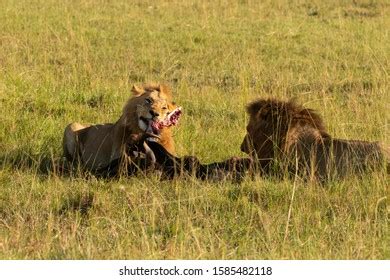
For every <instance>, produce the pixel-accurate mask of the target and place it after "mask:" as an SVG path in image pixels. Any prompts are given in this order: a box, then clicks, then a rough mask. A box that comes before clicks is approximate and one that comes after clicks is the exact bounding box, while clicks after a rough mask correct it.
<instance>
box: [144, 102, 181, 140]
mask: <svg viewBox="0 0 390 280" xmlns="http://www.w3.org/2000/svg"><path fill="white" fill-rule="evenodd" d="M181 114H182V109H181V107H178V108H176V109H175V110H173V111H172V112H171V113H169V115H168V116H167V117H166V118H165V119H164V120H162V121H161V120H147V119H145V118H141V119H142V121H144V122H145V124H147V129H146V132H148V133H151V134H154V135H157V136H158V135H160V133H161V129H163V128H164V127H170V126H172V125H176V124H177V123H178V122H179V118H180V116H181Z"/></svg>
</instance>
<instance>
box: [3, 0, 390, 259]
mask: <svg viewBox="0 0 390 280" xmlns="http://www.w3.org/2000/svg"><path fill="white" fill-rule="evenodd" d="M192 2H194V3H192ZM389 8H390V6H389V4H388V3H387V1H360V0H358V1H332V0H330V1H293V2H292V1H286V0H278V1H250V0H248V1H165V0H157V1H109V2H107V1H50V0H49V1H11V0H5V1H1V2H0V26H1V28H0V111H1V114H0V123H1V126H0V258H2V259H125V258H129V259H144V258H145V259H390V234H389V221H390V208H389V199H390V189H389V185H390V184H389V177H388V175H386V174H382V173H377V174H374V175H372V176H367V177H365V178H363V179H358V178H348V179H347V180H344V181H342V182H334V183H331V184H329V185H328V186H326V187H321V186H317V185H312V186H307V185H305V183H303V182H300V181H298V182H295V183H294V182H293V181H292V180H282V181H277V180H273V179H265V178H260V177H258V178H255V180H250V179H249V178H248V179H246V180H245V181H244V182H243V184H242V185H240V186H238V185H235V184H234V183H232V182H229V181H226V182H224V181H223V182H201V181H198V180H196V179H193V178H187V179H178V180H174V181H172V182H167V181H163V182H160V181H159V179H158V178H157V176H152V177H150V178H145V177H144V176H143V175H139V176H135V177H131V178H121V179H119V180H111V181H105V180H98V179H95V178H83V177H77V176H76V177H61V176H58V174H56V173H50V174H46V173H44V172H41V168H40V165H42V162H45V161H46V160H47V159H56V158H59V157H60V156H61V141H62V133H63V129H64V127H65V126H66V125H67V124H68V123H70V122H72V121H76V120H77V121H80V122H84V123H90V122H91V123H103V122H113V121H115V120H117V119H118V118H119V116H120V112H121V107H122V106H123V104H124V102H125V101H126V100H127V98H128V97H129V96H130V88H131V85H132V84H133V83H143V82H148V81H161V82H166V83H168V84H169V85H171V86H172V88H173V90H174V94H175V99H176V102H177V103H178V104H180V105H181V106H182V107H183V108H184V116H183V118H182V121H181V124H180V125H179V127H178V128H177V129H176V131H175V140H176V146H177V152H178V154H179V155H186V154H194V155H196V156H198V157H199V158H200V159H201V160H202V162H212V161H217V160H222V159H225V158H227V157H230V156H233V155H242V154H241V152H240V151H239V145H240V143H241V141H242V139H243V136H244V134H245V124H246V118H247V117H246V115H245V109H244V106H245V104H247V103H248V102H249V101H251V100H253V99H255V98H256V97H266V96H272V97H277V98H284V99H286V98H296V99H297V100H298V101H299V102H300V103H303V104H305V105H306V106H308V107H311V108H314V109H316V110H318V112H319V113H320V114H321V115H322V116H323V117H324V119H325V121H326V123H327V126H328V129H329V131H330V133H331V134H332V135H335V136H337V137H340V138H350V139H363V140H373V141H374V140H379V141H382V142H384V143H386V144H387V145H388V144H389V120H390V115H389V104H390V96H389V69H390V61H389V53H390V38H389V32H388V31H387V29H388V28H387V27H388V26H389V25H390V17H389V12H390V9H389ZM293 191H294V196H292V194H293ZM292 198H293V199H292Z"/></svg>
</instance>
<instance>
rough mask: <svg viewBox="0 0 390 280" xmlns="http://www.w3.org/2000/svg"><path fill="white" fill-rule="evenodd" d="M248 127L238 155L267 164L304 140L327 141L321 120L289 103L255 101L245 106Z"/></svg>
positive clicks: (264, 100) (306, 110)
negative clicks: (248, 155)
mask: <svg viewBox="0 0 390 280" xmlns="http://www.w3.org/2000/svg"><path fill="white" fill-rule="evenodd" d="M247 113H248V114H249V123H248V125H247V128H246V129H247V134H246V135H245V138H244V141H243V142H242V144H241V151H243V152H245V153H247V154H250V155H252V156H256V157H257V158H258V159H259V160H263V161H267V160H271V159H274V158H276V157H277V154H279V153H286V152H288V151H289V150H290V148H291V146H292V145H293V144H294V143H296V142H297V141H298V140H301V139H302V138H304V137H310V138H313V139H315V138H321V137H327V136H328V134H327V132H326V130H325V125H324V123H323V121H322V119H321V117H320V116H319V115H318V114H317V113H316V112H314V111H313V110H311V109H307V108H304V107H302V106H299V105H297V104H296V103H295V102H293V101H288V102H284V101H279V100H275V99H258V100H256V101H253V102H252V103H250V104H249V105H248V106H247Z"/></svg>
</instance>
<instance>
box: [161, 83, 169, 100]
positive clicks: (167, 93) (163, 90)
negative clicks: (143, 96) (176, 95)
mask: <svg viewBox="0 0 390 280" xmlns="http://www.w3.org/2000/svg"><path fill="white" fill-rule="evenodd" d="M159 90H160V92H161V93H163V94H165V95H166V96H167V97H168V99H172V92H171V89H170V88H169V87H168V86H167V85H164V84H160V85H159Z"/></svg>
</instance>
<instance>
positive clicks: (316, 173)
mask: <svg viewBox="0 0 390 280" xmlns="http://www.w3.org/2000/svg"><path fill="white" fill-rule="evenodd" d="M247 112H248V114H249V116H250V119H249V123H248V126H247V134H246V136H245V138H244V141H243V142H242V144H241V150H242V151H243V152H245V153H247V154H249V155H251V157H252V158H255V159H256V161H258V163H259V165H260V167H261V170H262V171H263V172H265V173H266V174H271V173H272V174H275V172H276V173H280V172H284V171H288V172H289V173H290V174H291V173H293V174H295V173H296V174H298V175H300V176H303V177H305V178H310V179H317V180H320V181H324V180H328V179H331V178H342V177H345V176H346V175H347V174H360V173H361V172H364V171H369V170H374V169H378V168H380V167H381V166H383V164H384V163H385V162H387V164H389V158H390V156H389V155H390V153H389V150H386V149H385V148H384V147H383V146H382V145H381V144H380V143H378V142H367V141H359V140H342V139H336V138H333V137H331V136H330V135H329V134H328V133H327V131H326V129H325V125H324V123H323V121H322V118H321V117H320V116H319V115H318V114H317V113H316V112H314V111H313V110H311V109H307V108H304V107H302V106H300V105H298V104H296V103H295V102H293V101H287V102H284V101H279V100H274V99H259V100H256V101H254V102H252V103H250V104H249V105H248V106H247Z"/></svg>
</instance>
